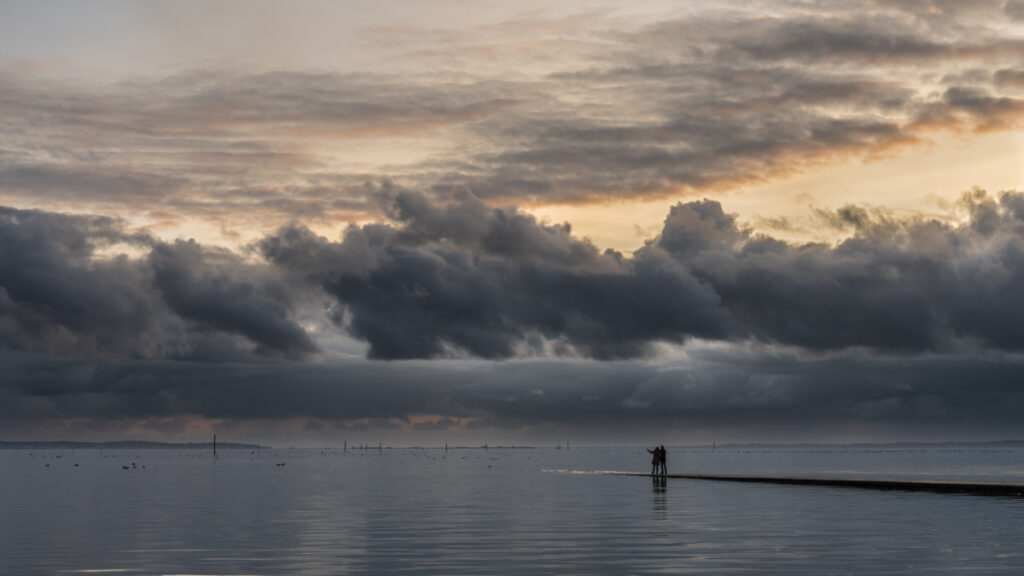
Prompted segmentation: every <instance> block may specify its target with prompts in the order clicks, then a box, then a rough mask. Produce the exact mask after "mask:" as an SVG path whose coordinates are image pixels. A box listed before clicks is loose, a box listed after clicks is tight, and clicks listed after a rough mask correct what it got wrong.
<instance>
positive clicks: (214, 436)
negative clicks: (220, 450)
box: [213, 433, 217, 458]
mask: <svg viewBox="0 0 1024 576" xmlns="http://www.w3.org/2000/svg"><path fill="white" fill-rule="evenodd" d="M213 457H214V458H216V457H217V434H216V433H214V434H213Z"/></svg>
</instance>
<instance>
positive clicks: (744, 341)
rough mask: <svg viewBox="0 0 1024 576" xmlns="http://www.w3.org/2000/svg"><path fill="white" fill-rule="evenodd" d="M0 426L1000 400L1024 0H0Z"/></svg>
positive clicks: (365, 423) (925, 432)
mask: <svg viewBox="0 0 1024 576" xmlns="http://www.w3.org/2000/svg"><path fill="white" fill-rule="evenodd" d="M0 135H2V138H0V366H2V367H3V370H2V373H0V439H4V440H32V439H87V440H119V439H145V440H165V441H181V440H189V441H192V440H204V439H207V438H208V437H209V436H210V435H212V434H213V433H217V434H218V435H219V437H220V438H221V439H227V440H236V441H255V442H264V443H269V444H273V445H285V444H294V445H307V446H327V445H341V444H342V442H349V444H350V445H353V444H359V443H368V444H376V443H377V442H385V443H388V444H389V445H396V446H398V445H442V444H444V443H446V442H448V443H456V444H458V443H462V444H468V445H479V444H484V443H488V444H491V445H495V444H531V445H537V444H547V443H558V442H564V441H571V442H574V443H576V444H655V443H657V444H671V445H681V444H688V445H700V444H710V443H712V442H717V443H719V444H721V443H726V442H837V443H838V442H864V441H886V442H888V441H985V440H1003V439H1021V438H1024V423H1022V421H1021V419H1020V416H1019V415H1020V414H1021V413H1022V411H1024V388H1022V385H1021V383H1022V382H1024V307H1022V306H1021V304H1020V302H1019V300H1020V299H1019V294H1022V293H1024V161H1022V160H1024V0H978V1H975V2H959V1H952V0H950V1H947V0H908V1H898V2H897V1H891V0H866V1H863V2H828V1H815V0H789V1H787V0H762V1H758V2H728V1H725V2H677V1H671V2H670V1H658V0H642V1H630V2H606V1H590V0H574V1H568V2H561V3H557V4H555V5H553V4H552V3H549V2H540V1H532V0H529V1H520V2H514V3H513V2H487V1H483V2H466V1H463V0H431V1H427V2H424V1H406V0H394V1H389V2H380V3H366V2H320V1H315V0H305V1H300V2H287V3H286V2H276V1H262V0H249V1H241V0H238V1H229V0H221V1H214V2H192V1H177V2H173V3H172V2H156V1H142V2H139V1H126V0H125V1H122V0H100V1H95V2H79V1H70V0H68V1H62V0H55V1H52V2H45V3H39V2H29V1H18V0H0Z"/></svg>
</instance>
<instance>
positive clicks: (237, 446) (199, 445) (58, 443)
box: [0, 440, 271, 450]
mask: <svg viewBox="0 0 1024 576" xmlns="http://www.w3.org/2000/svg"><path fill="white" fill-rule="evenodd" d="M104 448H108V449H122V450H125V449H130V450H153V449H163V450H212V449H213V442H144V441H138V440H118V441H113V442H76V441H73V440H49V441H37V440H26V441H21V442H4V441H0V450H5V449H7V450H10V449H13V450H100V449H104ZM217 448H219V449H222V450H269V449H271V447H270V446H262V445H260V444H241V443H238V442H218V443H217Z"/></svg>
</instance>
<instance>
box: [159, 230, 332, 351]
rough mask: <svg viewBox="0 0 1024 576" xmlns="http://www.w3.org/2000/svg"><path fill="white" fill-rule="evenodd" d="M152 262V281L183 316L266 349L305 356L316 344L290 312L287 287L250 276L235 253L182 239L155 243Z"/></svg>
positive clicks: (165, 298) (171, 305)
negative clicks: (252, 278) (245, 274)
mask: <svg viewBox="0 0 1024 576" xmlns="http://www.w3.org/2000/svg"><path fill="white" fill-rule="evenodd" d="M149 264H150V267H151V269H152V273H153V286H154V287H155V288H156V289H157V291H158V292H159V293H160V295H161V296H163V300H164V302H166V303H167V305H168V306H169V307H170V308H171V310H173V311H174V312H176V313H177V314H178V315H180V316H181V317H182V318H187V319H188V320H190V321H192V322H195V323H197V324H199V325H200V326H204V327H209V328H212V329H215V330H221V331H224V332H228V333H236V334H241V335H243V336H245V337H247V338H248V339H249V340H251V341H253V342H255V343H256V344H258V345H259V346H260V348H261V349H262V350H265V351H280V352H284V353H286V354H291V355H297V356H301V355H304V354H308V353H310V352H314V351H315V350H316V345H315V344H313V342H312V340H310V338H309V336H307V335H306V332H305V331H303V329H302V328H301V327H300V326H298V325H297V324H296V323H295V321H294V319H293V318H292V317H291V310H290V309H289V308H290V302H289V297H288V290H287V288H286V287H285V286H284V285H283V284H281V283H274V282H262V283H260V282H254V281H252V280H250V279H247V278H245V277H244V269H243V270H241V272H242V273H239V272H240V270H239V269H240V268H241V266H239V263H238V262H237V260H236V259H235V258H234V257H233V256H232V255H230V254H228V253H225V252H218V251H210V250H204V249H203V248H202V247H201V246H199V245H198V244H196V243H195V242H193V241H190V242H183V241H178V242H175V243H173V244H160V245H157V246H155V247H154V248H153V250H152V251H151V252H150V254H149ZM240 276H241V278H239V277H240Z"/></svg>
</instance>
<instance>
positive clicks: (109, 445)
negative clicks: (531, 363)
mask: <svg viewBox="0 0 1024 576" xmlns="http://www.w3.org/2000/svg"><path fill="white" fill-rule="evenodd" d="M1022 445H1024V440H990V441H940V442H856V443H835V444H833V443H812V442H795V443H792V444H785V443H763V442H751V443H724V444H717V445H714V444H683V445H670V447H671V448H673V449H675V450H705V449H707V450H713V449H715V448H717V449H718V450H722V451H730V450H797V451H805V450H830V451H831V450H838V451H860V450H902V449H937V450H956V449H985V448H988V449H992V448H1008V447H1019V446H1022ZM217 448H218V449H223V450H274V449H275V448H274V447H273V446H265V445H262V444H246V443H240V442H217ZM575 448H577V449H584V450H586V449H620V448H621V449H640V448H642V446H625V445H621V446H604V445H597V444H595V445H588V444H578V445H576V446H575ZM101 449H121V450H128V449H131V450H212V449H213V443H212V442H156V441H140V440H117V441H109V442H80V441H74V440H45V441H44V440H22V441H0V450H101ZM287 449H288V450H341V449H342V448H341V447H340V446H307V447H301V448H297V447H289V448H287ZM379 449H383V450H445V449H448V450H488V449H490V450H536V449H552V450H555V449H557V450H562V449H566V448H565V446H563V445H556V446H547V445H543V446H528V445H524V446H505V445H497V446H488V445H486V444H485V445H480V446H466V445H451V446H445V445H443V444H442V445H438V446H379V445H378V446H374V445H370V444H366V445H351V446H348V450H349V451H351V452H357V451H370V450H379Z"/></svg>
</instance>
